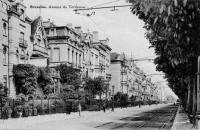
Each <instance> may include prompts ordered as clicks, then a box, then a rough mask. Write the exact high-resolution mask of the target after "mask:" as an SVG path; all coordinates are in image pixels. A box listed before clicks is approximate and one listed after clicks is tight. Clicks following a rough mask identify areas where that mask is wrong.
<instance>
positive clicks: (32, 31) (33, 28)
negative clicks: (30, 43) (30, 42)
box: [31, 16, 42, 38]
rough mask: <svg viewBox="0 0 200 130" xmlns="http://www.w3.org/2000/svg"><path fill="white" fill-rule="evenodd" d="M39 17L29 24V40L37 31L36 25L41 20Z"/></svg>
mask: <svg viewBox="0 0 200 130" xmlns="http://www.w3.org/2000/svg"><path fill="white" fill-rule="evenodd" d="M41 18H42V17H41V16H39V17H38V18H36V19H35V20H34V21H33V22H32V23H31V38H33V37H34V35H35V33H36V31H37V27H38V23H39V22H40V20H41Z"/></svg>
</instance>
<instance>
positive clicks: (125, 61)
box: [110, 52, 154, 101]
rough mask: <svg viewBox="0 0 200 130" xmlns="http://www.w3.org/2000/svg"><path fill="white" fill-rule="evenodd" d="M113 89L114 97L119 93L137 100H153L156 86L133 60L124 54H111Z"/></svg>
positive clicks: (111, 89) (111, 88)
mask: <svg viewBox="0 0 200 130" xmlns="http://www.w3.org/2000/svg"><path fill="white" fill-rule="evenodd" d="M110 70H111V76H112V79H111V87H110V91H111V94H112V95H115V94H116V93H117V92H121V93H124V94H128V96H129V97H131V96H134V97H136V100H147V101H148V100H151V98H153V97H154V95H153V94H151V92H152V89H153V88H154V85H153V84H152V82H151V81H150V79H148V78H147V77H146V74H145V73H144V72H143V71H142V70H141V69H140V68H139V67H137V66H136V64H135V63H134V60H133V59H132V58H128V57H127V56H126V55H125V54H124V53H122V54H118V53H116V52H113V53H111V69H110Z"/></svg>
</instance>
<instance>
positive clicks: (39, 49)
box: [33, 45, 48, 54]
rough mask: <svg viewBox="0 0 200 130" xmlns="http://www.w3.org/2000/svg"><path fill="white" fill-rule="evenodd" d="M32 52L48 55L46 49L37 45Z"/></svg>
mask: <svg viewBox="0 0 200 130" xmlns="http://www.w3.org/2000/svg"><path fill="white" fill-rule="evenodd" d="M33 51H39V52H41V53H43V54H48V50H47V49H46V48H44V47H41V46H38V45H34V46H33Z"/></svg>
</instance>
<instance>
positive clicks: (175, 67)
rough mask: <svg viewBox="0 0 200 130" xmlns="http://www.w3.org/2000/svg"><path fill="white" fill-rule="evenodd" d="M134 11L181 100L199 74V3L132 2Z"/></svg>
mask: <svg viewBox="0 0 200 130" xmlns="http://www.w3.org/2000/svg"><path fill="white" fill-rule="evenodd" d="M129 2H132V3H133V7H132V12H133V14H136V15H137V16H138V17H139V18H140V19H141V20H143V21H144V23H145V26H144V28H145V29H146V30H147V31H146V38H147V39H148V40H149V42H150V44H151V46H150V47H153V48H154V49H155V53H156V54H157V58H156V59H155V61H154V62H155V64H156V65H157V66H156V68H157V70H159V71H163V72H164V73H165V74H166V76H165V77H166V78H167V80H168V82H169V86H170V87H171V88H172V90H173V91H174V92H175V93H176V94H177V95H178V96H179V97H180V98H181V99H184V98H185V97H186V94H187V86H188V84H190V82H191V80H192V79H193V78H194V77H195V74H196V72H197V56H199V55H200V51H199V50H200V44H199V42H200V33H198V32H199V31H200V22H199V21H200V1H198V0H129Z"/></svg>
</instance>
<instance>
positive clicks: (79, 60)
mask: <svg viewBox="0 0 200 130" xmlns="http://www.w3.org/2000/svg"><path fill="white" fill-rule="evenodd" d="M79 65H81V55H79Z"/></svg>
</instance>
